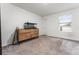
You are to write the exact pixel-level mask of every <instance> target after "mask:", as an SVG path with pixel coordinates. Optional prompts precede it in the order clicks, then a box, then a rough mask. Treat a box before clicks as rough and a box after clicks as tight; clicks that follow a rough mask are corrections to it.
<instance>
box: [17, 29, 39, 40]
mask: <svg viewBox="0 0 79 59" xmlns="http://www.w3.org/2000/svg"><path fill="white" fill-rule="evenodd" d="M38 35H39V30H38V29H19V33H18V39H19V41H23V40H28V39H31V38H33V37H37V36H38Z"/></svg>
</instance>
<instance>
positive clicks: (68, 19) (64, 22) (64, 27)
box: [59, 15, 72, 32]
mask: <svg viewBox="0 0 79 59" xmlns="http://www.w3.org/2000/svg"><path fill="white" fill-rule="evenodd" d="M71 25H72V15H63V16H59V26H60V31H62V32H72V28H71Z"/></svg>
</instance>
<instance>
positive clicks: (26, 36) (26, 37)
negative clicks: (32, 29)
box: [19, 34, 31, 41]
mask: <svg viewBox="0 0 79 59" xmlns="http://www.w3.org/2000/svg"><path fill="white" fill-rule="evenodd" d="M29 38H31V35H30V34H20V35H19V41H22V40H27V39H29Z"/></svg>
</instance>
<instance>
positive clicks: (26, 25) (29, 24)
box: [24, 22, 37, 29]
mask: <svg viewBox="0 0 79 59" xmlns="http://www.w3.org/2000/svg"><path fill="white" fill-rule="evenodd" d="M35 25H37V24H36V23H30V22H26V23H24V29H29V28H36V27H35Z"/></svg>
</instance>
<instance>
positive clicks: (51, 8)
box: [13, 3, 79, 16]
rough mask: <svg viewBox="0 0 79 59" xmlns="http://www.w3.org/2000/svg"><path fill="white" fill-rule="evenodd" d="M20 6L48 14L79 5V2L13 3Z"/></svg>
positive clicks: (41, 13)
mask: <svg viewBox="0 0 79 59" xmlns="http://www.w3.org/2000/svg"><path fill="white" fill-rule="evenodd" d="M13 5H16V6H18V7H20V8H23V9H25V10H28V11H30V12H33V13H35V14H38V15H40V16H46V15H50V14H53V13H57V12H61V11H65V10H70V9H73V8H77V7H79V3H13Z"/></svg>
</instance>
